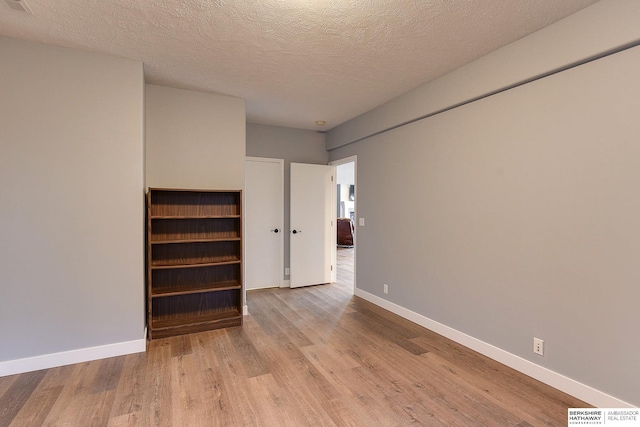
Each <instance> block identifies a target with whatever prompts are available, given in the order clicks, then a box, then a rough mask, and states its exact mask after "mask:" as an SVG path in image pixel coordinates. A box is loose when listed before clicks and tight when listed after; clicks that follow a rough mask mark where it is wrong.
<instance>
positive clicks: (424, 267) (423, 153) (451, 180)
mask: <svg viewBox="0 0 640 427" xmlns="http://www.w3.org/2000/svg"><path fill="white" fill-rule="evenodd" d="M638 75H640V47H636V48H633V49H630V50H627V51H624V52H622V53H618V54H615V55H613V56H609V57H606V58H604V59H600V60H597V61H595V62H592V63H589V64H586V65H583V66H580V67H577V68H574V69H571V70H567V71H564V72H562V73H559V74H556V75H553V76H550V77H546V78H544V79H542V80H538V81H535V82H532V83H529V84H527V85H524V86H521V87H518V88H515V89H511V90H509V91H506V92H503V93H500V94H498V95H494V96H492V97H489V98H486V99H483V100H480V101H477V102H474V103H472V104H469V105H466V106H464V107H460V108H457V109H454V110H451V111H449V112H446V113H443V114H439V115H436V116H433V117H431V118H428V119H424V120H421V121H418V122H415V123H413V124H410V125H406V126H403V127H400V128H397V129H395V130H393V131H389V132H386V133H383V134H380V135H377V136H374V137H371V138H368V139H366V140H363V141H360V142H357V143H354V144H351V145H348V146H346V147H342V148H339V149H336V150H333V151H331V158H332V159H339V158H344V157H347V156H350V155H354V154H357V156H358V208H359V212H358V216H359V217H365V218H366V227H359V229H358V253H357V257H358V258H357V277H358V283H357V286H358V288H360V289H363V290H365V291H367V292H370V293H372V294H374V295H377V296H379V297H381V298H385V299H388V300H389V301H392V302H394V303H396V304H398V305H400V306H402V307H405V308H408V309H410V310H413V311H415V312H417V313H419V314H422V315H424V316H426V317H428V318H431V319H433V320H436V321H438V322H440V323H443V324H445V325H447V326H450V327H452V328H454V329H457V330H459V331H462V332H464V333H466V334H468V335H471V336H473V337H475V338H478V339H480V340H482V341H485V342H487V343H490V344H492V345H494V346H496V347H498V348H501V349H503V350H506V351H508V352H510V353H512V354H515V355H518V356H521V357H522V358H524V359H527V360H530V361H532V362H534V363H537V364H540V365H542V366H544V367H546V368H549V369H551V370H553V371H555V372H558V373H560V374H563V375H565V376H567V377H569V378H572V379H574V380H577V381H579V382H582V383H584V384H586V385H589V386H592V387H594V388H596V389H598V390H601V391H603V392H605V393H608V394H610V395H613V396H615V397H617V398H619V399H622V400H625V401H627V402H630V403H632V404H635V405H640V359H638V354H640V340H639V339H638V325H639V324H640V311H639V310H638V301H639V300H640V287H639V286H638V283H640V270H639V269H638V265H640V219H639V218H640V193H639V192H638V189H637V184H638V182H640V168H639V167H638V159H639V158H640V144H639V143H638V135H640V121H639V120H638V117H640V97H638V96H637V95H638V93H640V80H639V79H638V78H637V76H638ZM398 206H402V209H400V210H399V209H398ZM383 283H388V284H389V294H388V295H384V294H383V292H382V284H383ZM534 336H536V337H540V338H543V339H544V340H545V347H546V353H545V356H544V357H539V356H537V355H534V354H533V353H532V350H531V348H532V338H533V337H534Z"/></svg>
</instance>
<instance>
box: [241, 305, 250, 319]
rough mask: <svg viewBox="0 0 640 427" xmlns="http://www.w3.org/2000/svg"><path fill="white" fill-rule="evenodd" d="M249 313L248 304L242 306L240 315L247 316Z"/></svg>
mask: <svg viewBox="0 0 640 427" xmlns="http://www.w3.org/2000/svg"><path fill="white" fill-rule="evenodd" d="M248 314H249V306H248V305H247V304H245V305H243V306H242V315H243V316H247V315H248Z"/></svg>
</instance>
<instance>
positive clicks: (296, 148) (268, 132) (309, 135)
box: [247, 123, 329, 280]
mask: <svg viewBox="0 0 640 427" xmlns="http://www.w3.org/2000/svg"><path fill="white" fill-rule="evenodd" d="M325 145H326V139H325V134H323V133H320V132H315V131H311V130H304V129H292V128H285V127H279V126H268V125H260V124H254V123H247V156H251V157H268V158H273V159H284V232H285V238H284V266H285V268H288V267H289V254H290V251H289V238H288V236H289V230H290V227H289V187H290V181H289V170H290V164H291V162H294V163H312V164H320V165H326V164H327V163H328V162H329V153H328V152H327V150H326V148H325ZM283 275H284V272H283ZM284 277H285V280H288V279H289V276H284Z"/></svg>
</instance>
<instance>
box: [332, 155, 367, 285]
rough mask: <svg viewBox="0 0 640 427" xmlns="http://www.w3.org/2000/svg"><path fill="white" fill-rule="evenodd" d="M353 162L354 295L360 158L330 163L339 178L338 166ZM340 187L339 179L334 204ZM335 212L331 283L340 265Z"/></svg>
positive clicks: (333, 210) (334, 211) (334, 190)
mask: <svg viewBox="0 0 640 427" xmlns="http://www.w3.org/2000/svg"><path fill="white" fill-rule="evenodd" d="M352 162H353V184H354V191H353V196H354V199H355V200H354V203H353V207H354V209H355V211H356V215H355V219H354V224H353V229H354V233H353V234H354V236H353V293H354V294H355V292H356V289H357V288H358V286H357V281H356V278H357V276H356V271H357V268H356V259H357V257H356V253H357V251H358V232H357V229H358V217H359V212H360V211H359V210H358V156H357V155H356V156H349V157H345V158H342V159H338V160H334V161H331V162H329V166H333V168H334V174H333V175H334V176H337V168H336V166H339V165H344V164H346V163H352ZM337 185H338V179H337V178H336V180H335V182H334V185H333V186H332V190H331V191H332V193H333V196H332V197H333V200H334V203H335V201H336V200H337V198H338V193H337V189H336V187H337ZM332 212H333V214H332V215H333V216H332V224H333V232H332V233H331V236H332V237H331V239H332V242H331V265H333V266H335V268H334V269H332V271H331V282H335V281H336V277H337V271H338V264H337V259H338V248H337V244H338V242H337V237H336V235H337V231H338V220H337V218H338V213H337V212H336V210H335V209H332Z"/></svg>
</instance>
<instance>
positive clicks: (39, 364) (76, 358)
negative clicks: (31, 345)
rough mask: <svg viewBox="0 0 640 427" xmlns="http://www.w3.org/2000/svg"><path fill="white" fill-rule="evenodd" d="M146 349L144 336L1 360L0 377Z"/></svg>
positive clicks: (140, 351) (139, 351)
mask: <svg viewBox="0 0 640 427" xmlns="http://www.w3.org/2000/svg"><path fill="white" fill-rule="evenodd" d="M146 349H147V340H146V339H145V338H142V339H139V340H134V341H126V342H119V343H115V344H107V345H100V346H96V347H88V348H80V349H77V350H70V351H63V352H60V353H51V354H43V355H41V356H34V357H26V358H24V359H16V360H8V361H6V362H0V377H4V376H7V375H15V374H21V373H23V372H31V371H39V370H40V369H48V368H55V367H58V366H64V365H72V364H74V363H82V362H89V361H91V360H98V359H106V358H107V357H115V356H124V355H126V354H132V353H142V352H145V351H146Z"/></svg>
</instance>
